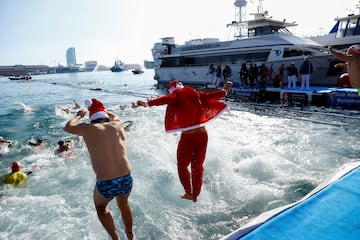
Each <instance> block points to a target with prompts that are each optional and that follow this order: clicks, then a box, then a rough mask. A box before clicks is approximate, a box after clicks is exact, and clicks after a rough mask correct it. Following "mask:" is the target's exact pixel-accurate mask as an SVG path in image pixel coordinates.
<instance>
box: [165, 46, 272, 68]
mask: <svg viewBox="0 0 360 240" xmlns="http://www.w3.org/2000/svg"><path fill="white" fill-rule="evenodd" d="M270 51H271V50H265V51H262V52H253V53H243V54H228V55H215V56H214V55H206V56H198V57H192V56H188V57H184V56H182V57H169V58H162V59H161V60H162V64H161V67H188V66H209V65H210V64H211V63H216V62H223V63H226V64H241V63H243V62H264V61H266V60H267V58H268V56H269V54H270Z"/></svg>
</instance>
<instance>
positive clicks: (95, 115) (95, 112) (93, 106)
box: [85, 98, 109, 122]
mask: <svg viewBox="0 0 360 240" xmlns="http://www.w3.org/2000/svg"><path fill="white" fill-rule="evenodd" d="M85 105H86V106H87V107H88V110H89V118H90V122H92V121H95V120H97V119H100V118H109V115H108V114H107V113H106V112H105V106H104V104H103V103H102V102H101V101H99V100H97V99H96V98H92V99H91V100H89V99H87V100H85Z"/></svg>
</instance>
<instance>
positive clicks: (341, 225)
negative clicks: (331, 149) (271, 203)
mask: <svg viewBox="0 0 360 240" xmlns="http://www.w3.org/2000/svg"><path fill="white" fill-rule="evenodd" d="M239 239H241V240H250V239H254V240H262V239H264V240H265V239H266V240H269V239H276V240H300V239H304V240H312V239H316V240H322V239H326V240H332V239H333V240H341V239H346V240H355V239H356V240H359V239H360V169H359V168H356V169H354V170H353V171H351V172H350V173H348V174H347V175H345V176H343V177H342V178H340V179H339V180H337V181H336V182H334V183H333V184H331V185H329V186H327V187H326V188H325V189H323V190H321V191H320V192H318V193H316V194H314V195H313V196H311V197H310V198H308V199H306V200H305V201H304V202H301V203H299V204H298V205H295V206H294V207H292V208H290V209H288V210H286V211H284V212H282V213H280V214H279V215H277V216H275V217H273V218H272V219H270V220H269V221H267V222H265V223H264V224H262V225H261V226H259V227H258V228H256V229H255V230H253V231H252V232H250V233H248V234H247V235H245V236H243V237H241V238H239Z"/></svg>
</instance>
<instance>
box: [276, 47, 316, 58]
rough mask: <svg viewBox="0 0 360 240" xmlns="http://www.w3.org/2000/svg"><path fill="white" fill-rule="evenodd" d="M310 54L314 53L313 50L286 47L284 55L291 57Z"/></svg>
mask: <svg viewBox="0 0 360 240" xmlns="http://www.w3.org/2000/svg"><path fill="white" fill-rule="evenodd" d="M310 55H312V52H310V51H305V50H301V49H294V48H285V49H284V54H283V57H284V58H289V57H298V56H310Z"/></svg>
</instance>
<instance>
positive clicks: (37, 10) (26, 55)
mask: <svg viewBox="0 0 360 240" xmlns="http://www.w3.org/2000/svg"><path fill="white" fill-rule="evenodd" d="M234 2H235V0H181V1H180V0H130V1H125V0H60V1H51V0H0V31H1V34H0V43H1V44H0V65H1V66H3V65H14V64H24V65H28V64H45V65H49V66H54V65H57V64H64V65H65V64H66V60H65V54H66V50H67V49H68V48H69V47H75V51H76V57H77V62H78V63H84V62H85V61H88V60H96V61H98V63H99V64H103V65H107V66H111V65H112V64H113V62H114V60H115V59H117V58H118V59H120V60H122V61H124V62H125V63H138V64H142V63H143V60H144V59H148V60H152V56H151V48H152V46H153V44H154V43H155V42H158V41H160V38H162V37H169V36H171V37H175V41H176V43H184V42H185V41H186V40H189V39H195V38H219V39H220V40H231V39H232V38H233V32H232V31H231V30H230V29H229V28H227V27H226V24H228V23H230V22H231V21H234V20H235V7H234ZM247 2H248V4H247V8H246V13H247V15H248V14H249V13H252V12H255V11H256V8H257V5H258V1H257V0H251V1H250V0H248V1H247ZM358 3H359V1H358V0H341V1H336V2H335V1H329V0H264V1H263V9H264V10H267V11H268V12H269V15H270V16H272V17H273V18H274V19H277V20H282V19H284V18H285V19H286V20H287V21H290V22H292V21H296V23H297V24H299V26H297V27H295V28H292V29H290V30H292V32H293V33H295V34H297V35H318V34H320V33H321V31H322V32H328V31H329V30H330V29H331V27H332V26H333V25H334V23H335V21H334V19H335V18H336V17H338V16H339V17H342V16H345V15H346V14H349V13H354V11H355V13H358V12H359V11H358V9H355V6H356V4H358ZM247 19H251V16H247Z"/></svg>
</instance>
